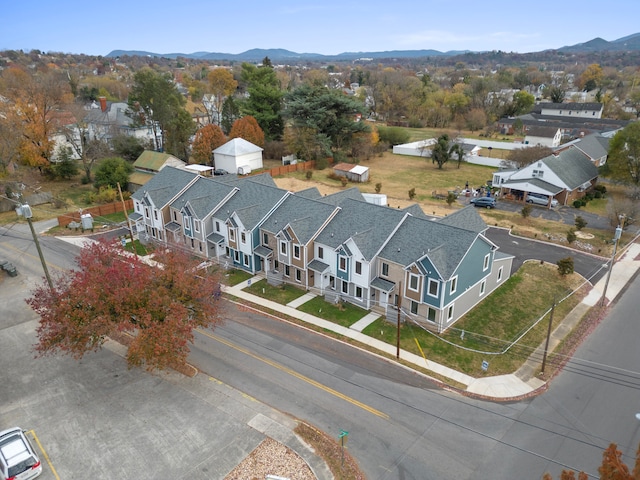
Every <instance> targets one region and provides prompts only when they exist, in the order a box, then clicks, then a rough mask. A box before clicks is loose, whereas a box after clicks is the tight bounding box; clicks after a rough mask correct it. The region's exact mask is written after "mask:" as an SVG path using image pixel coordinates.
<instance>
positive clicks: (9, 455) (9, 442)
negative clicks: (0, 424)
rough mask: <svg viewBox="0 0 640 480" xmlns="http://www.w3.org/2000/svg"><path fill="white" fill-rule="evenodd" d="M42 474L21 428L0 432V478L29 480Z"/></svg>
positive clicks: (40, 465)
mask: <svg viewBox="0 0 640 480" xmlns="http://www.w3.org/2000/svg"><path fill="white" fill-rule="evenodd" d="M41 473H42V464H41V463H40V459H38V456H37V455H36V452H35V451H34V450H33V447H32V446H31V443H30V442H29V439H28V438H27V437H26V436H25V434H24V432H23V431H22V429H21V428H18V427H15V428H10V429H9V430H4V431H2V432H0V478H3V479H5V480H6V479H11V480H29V479H31V478H36V477H37V476H39V475H40V474H41Z"/></svg>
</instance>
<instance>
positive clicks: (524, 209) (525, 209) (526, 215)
mask: <svg viewBox="0 0 640 480" xmlns="http://www.w3.org/2000/svg"><path fill="white" fill-rule="evenodd" d="M532 209H533V207H532V206H531V205H529V204H527V205H525V206H524V207H522V210H520V215H522V218H529V215H531V210H532Z"/></svg>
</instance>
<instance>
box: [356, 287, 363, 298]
mask: <svg viewBox="0 0 640 480" xmlns="http://www.w3.org/2000/svg"><path fill="white" fill-rule="evenodd" d="M355 295H356V298H359V299H360V300H362V287H356V294H355Z"/></svg>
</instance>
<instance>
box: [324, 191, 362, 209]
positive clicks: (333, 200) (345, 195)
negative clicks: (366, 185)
mask: <svg viewBox="0 0 640 480" xmlns="http://www.w3.org/2000/svg"><path fill="white" fill-rule="evenodd" d="M346 199H352V200H360V201H364V197H363V196H362V193H361V192H360V190H359V189H358V187H351V188H347V189H346V190H340V191H339V192H336V193H332V194H330V195H326V196H324V197H322V201H323V202H325V203H330V204H332V205H338V206H339V205H340V204H341V203H342V202H344V201H345V200H346Z"/></svg>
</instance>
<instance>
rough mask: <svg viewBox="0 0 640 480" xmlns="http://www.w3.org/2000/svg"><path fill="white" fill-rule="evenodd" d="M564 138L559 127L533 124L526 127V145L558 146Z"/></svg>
mask: <svg viewBox="0 0 640 480" xmlns="http://www.w3.org/2000/svg"><path fill="white" fill-rule="evenodd" d="M561 140H562V131H561V130H560V128H558V127H542V126H537V125H532V126H528V127H526V132H525V136H524V143H525V144H526V145H544V146H545V147H552V148H553V147H557V146H558V145H560V141H561Z"/></svg>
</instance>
